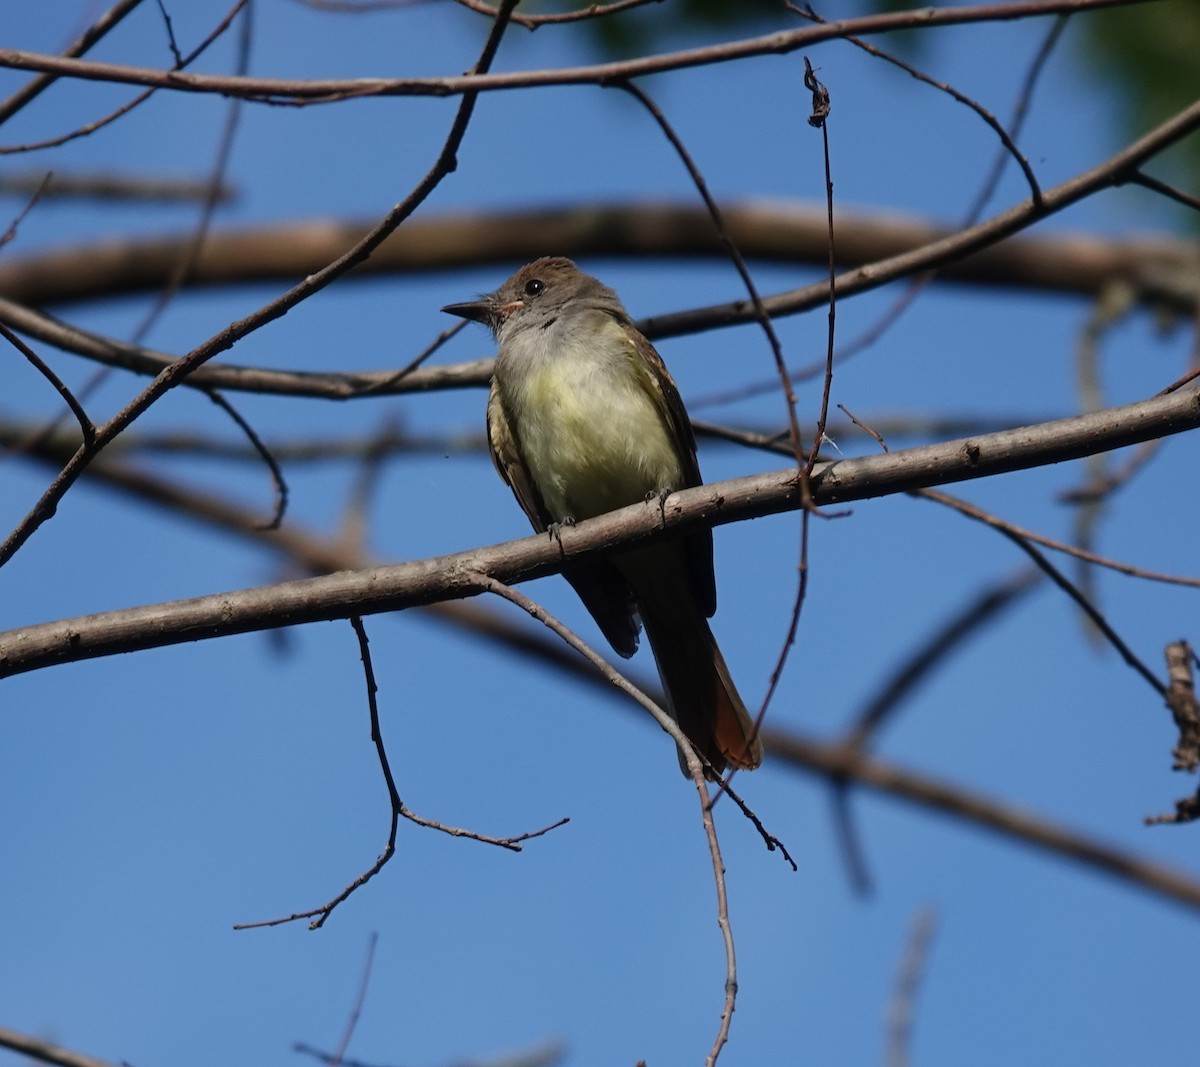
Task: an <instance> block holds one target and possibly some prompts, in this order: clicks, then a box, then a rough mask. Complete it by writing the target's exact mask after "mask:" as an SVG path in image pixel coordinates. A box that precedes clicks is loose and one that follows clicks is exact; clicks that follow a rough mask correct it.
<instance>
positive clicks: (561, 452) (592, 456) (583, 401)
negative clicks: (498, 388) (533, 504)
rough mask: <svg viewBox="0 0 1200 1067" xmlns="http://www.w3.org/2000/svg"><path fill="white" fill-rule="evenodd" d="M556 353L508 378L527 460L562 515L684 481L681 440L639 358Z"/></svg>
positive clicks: (591, 512) (584, 513)
mask: <svg viewBox="0 0 1200 1067" xmlns="http://www.w3.org/2000/svg"><path fill="white" fill-rule="evenodd" d="M558 357H559V358H552V359H545V360H540V361H538V362H537V364H536V365H534V366H529V367H526V368H525V369H524V371H523V372H522V373H519V374H516V375H513V376H512V377H513V378H514V379H515V380H514V381H511V382H507V383H502V389H503V390H504V392H505V393H508V394H509V396H508V397H507V398H506V399H508V400H509V403H508V405H507V406H508V409H509V414H510V417H511V418H513V421H514V422H515V424H516V425H515V430H516V434H517V437H518V439H519V441H520V447H521V451H522V453H523V455H524V459H525V463H526V465H527V467H528V468H529V471H530V473H531V475H532V476H533V480H534V482H535V483H536V485H537V487H538V491H539V493H540V494H541V496H542V500H543V501H544V502H545V505H546V508H547V510H548V511H549V512H550V514H551V515H552V516H553V517H554V518H555V519H556V521H559V522H561V521H564V520H565V519H578V520H582V519H588V518H592V517H593V516H595V515H600V514H603V513H604V512H606V511H612V510H613V509H614V508H619V507H624V506H625V505H627V504H633V503H636V502H637V501H640V500H643V499H645V498H646V496H647V494H650V493H656V492H659V491H660V490H663V489H676V488H679V487H680V486H681V485H682V482H683V465H682V462H681V460H680V452H679V445H678V443H677V442H676V441H675V440H674V437H673V435H672V433H671V432H670V430H669V429H668V427H667V425H666V423H665V421H664V418H663V415H662V411H661V408H660V407H659V405H658V404H657V403H656V401H655V399H654V397H653V396H652V394H651V393H650V392H648V388H647V386H646V384H645V380H644V377H643V375H642V374H639V372H638V369H637V367H636V364H634V363H633V362H632V360H631V359H630V358H629V357H628V356H627V355H626V354H624V353H621V352H612V351H607V350H604V349H601V350H598V351H592V352H590V353H588V354H583V355H580V354H579V353H575V355H574V356H573V357H572V358H562V357H563V353H561V352H559V353H558Z"/></svg>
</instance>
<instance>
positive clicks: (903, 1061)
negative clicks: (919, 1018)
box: [884, 908, 937, 1067]
mask: <svg viewBox="0 0 1200 1067" xmlns="http://www.w3.org/2000/svg"><path fill="white" fill-rule="evenodd" d="M936 930H937V916H936V915H935V914H934V912H933V911H932V910H931V909H930V908H921V909H920V910H918V912H917V914H916V915H914V916H913V921H912V926H911V928H910V929H909V932H908V944H907V945H906V946H905V948H904V956H903V958H902V959H901V960H900V970H899V971H898V973H897V974H896V987H895V989H894V990H893V991H892V999H891V1001H890V1002H889V1004H888V1013H887V1023H888V1025H887V1052H886V1056H885V1058H884V1063H885V1064H886V1067H908V1064H909V1063H911V1062H912V1031H913V1019H914V1018H915V1017H916V1001H917V991H918V990H919V988H920V985H921V980H922V979H923V978H924V977H925V968H926V966H927V964H928V962H929V946H930V943H931V942H932V941H933V935H934V932H935V931H936Z"/></svg>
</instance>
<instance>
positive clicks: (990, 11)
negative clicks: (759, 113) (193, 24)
mask: <svg viewBox="0 0 1200 1067" xmlns="http://www.w3.org/2000/svg"><path fill="white" fill-rule="evenodd" d="M1139 2H1147V0H1017V2H1012V3H999V4H979V5H976V6H973V7H949V8H924V9H921V10H916V11H900V12H894V13H889V14H883V15H866V16H863V17H861V18H852V19H843V20H840V21H838V22H830V23H828V24H826V25H824V26H813V27H809V28H806V29H800V30H786V31H781V32H777V33H771V34H767V35H766V36H763V37H750V38H746V39H743V40H740V41H732V42H726V43H723V44H718V45H709V46H707V47H703V48H692V49H686V50H684V51H680V52H668V53H665V54H663V55H658V56H645V57H639V58H637V59H629V60H622V61H619V62H613V63H599V64H595V65H594V66H585V67H567V68H560V69H555V70H535V71H517V72H513V73H505V74H484V73H481V72H477V73H472V74H465V75H461V76H456V77H445V78H314V79H305V80H297V79H287V78H247V77H235V76H230V75H225V76H222V75H211V74H187V73H176V72H167V71H161V70H154V69H150V68H146V67H130V66H121V65H119V64H115V63H92V62H89V61H87V60H81V59H69V58H64V57H60V56H50V55H43V54H41V53H37V52H24V51H20V50H18V49H14V48H5V49H0V67H12V68H14V69H17V70H37V71H45V72H47V73H52V74H57V75H60V76H66V77H73V78H83V79H87V80H90V81H107V82H122V83H125V84H130V85H146V86H153V87H155V88H159V89H174V90H177V91H180V92H189V93H217V94H220V95H222V96H239V97H242V98H244V99H246V100H253V101H257V102H260V103H270V104H296V105H300V104H310V103H325V104H327V103H335V102H338V101H341V100H357V99H361V98H363V97H368V96H435V97H445V96H459V95H465V94H467V93H481V92H493V91H496V90H503V89H525V88H532V87H535V86H549V85H587V84H595V85H600V84H604V83H606V82H612V81H620V80H622V79H631V78H642V77H646V76H647V75H650V74H662V73H665V72H667V71H672V70H686V69H688V68H691V67H701V66H710V65H712V64H714V63H726V62H729V61H731V60H737V59H747V58H750V57H752V56H764V55H787V54H788V53H790V52H795V51H798V50H800V49H802V48H808V47H811V46H812V45H815V44H818V43H819V42H821V41H828V40H832V39H835V38H838V37H842V36H844V35H846V34H850V33H853V34H858V35H863V36H865V35H868V34H873V33H891V32H895V31H897V30H905V29H912V28H915V27H918V26H919V27H922V28H929V27H934V26H955V25H964V24H968V23H980V22H983V23H986V22H996V21H1010V20H1013V19H1021V18H1034V17H1039V16H1045V15H1059V14H1065V13H1071V12H1080V11H1097V10H1101V9H1104V8H1109V7H1128V6H1129V5H1130V4H1131V3H1139ZM501 7H502V8H503V5H501Z"/></svg>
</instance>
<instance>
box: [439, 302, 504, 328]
mask: <svg viewBox="0 0 1200 1067" xmlns="http://www.w3.org/2000/svg"><path fill="white" fill-rule="evenodd" d="M442 310H443V311H445V312H448V313H449V314H451V315H457V316H458V317H459V318H460V319H470V320H471V321H472V322H482V323H483V324H484V325H485V326H490V325H491V324H492V318H493V316H494V310H493V308H492V305H491V304H490V303H489V302H488V301H486V300H468V301H467V302H466V303H465V304H447V305H446V306H445V307H444V308H442Z"/></svg>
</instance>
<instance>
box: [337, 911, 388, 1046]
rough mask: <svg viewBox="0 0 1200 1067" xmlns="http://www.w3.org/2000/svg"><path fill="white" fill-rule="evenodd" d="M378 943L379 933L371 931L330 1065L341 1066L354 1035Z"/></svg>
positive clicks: (364, 1000)
mask: <svg viewBox="0 0 1200 1067" xmlns="http://www.w3.org/2000/svg"><path fill="white" fill-rule="evenodd" d="M378 944H379V934H378V933H376V932H374V931H372V933H371V936H370V938H369V939H368V941H367V956H366V959H364V960H363V966H362V974H361V975H360V976H359V979H358V992H357V993H356V994H355V995H354V1003H353V1004H351V1005H350V1014H349V1016H347V1018H346V1027H345V1029H344V1030H343V1031H342V1037H341V1040H340V1041H339V1042H338V1044H337V1048H336V1049H335V1050H334V1053H333V1056H332V1058H331V1059H330V1061H329V1063H330V1067H342V1064H343V1057H344V1056H345V1055H346V1049H348V1048H349V1047H350V1039H351V1038H352V1037H353V1036H354V1031H355V1029H356V1028H357V1026H358V1020H359V1018H360V1016H361V1015H362V1008H363V1004H364V1003H365V1002H366V999H367V987H368V986H369V985H370V984H371V967H372V965H373V964H374V962H375V946H376V945H378Z"/></svg>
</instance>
